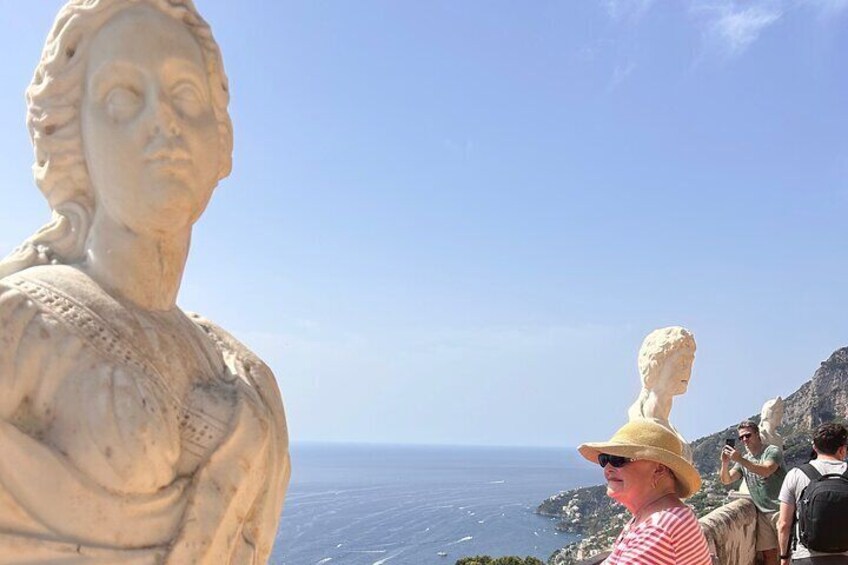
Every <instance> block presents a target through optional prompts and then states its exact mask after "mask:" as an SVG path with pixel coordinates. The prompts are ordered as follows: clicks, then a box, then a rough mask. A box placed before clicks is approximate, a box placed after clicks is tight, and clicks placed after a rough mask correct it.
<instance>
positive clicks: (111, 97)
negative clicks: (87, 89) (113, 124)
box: [106, 86, 143, 122]
mask: <svg viewBox="0 0 848 565" xmlns="http://www.w3.org/2000/svg"><path fill="white" fill-rule="evenodd" d="M142 102H143V101H142V99H141V96H139V95H138V93H136V92H135V91H134V90H132V89H130V88H127V87H125V86H116V87H115V88H113V89H112V90H110V91H109V93H108V94H107V95H106V113H107V114H109V117H110V118H112V119H113V120H115V121H118V122H123V121H126V120H129V119H132V118H134V117H135V116H136V115H137V114H138V112H139V110H141V106H142Z"/></svg>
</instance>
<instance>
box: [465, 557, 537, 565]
mask: <svg viewBox="0 0 848 565" xmlns="http://www.w3.org/2000/svg"><path fill="white" fill-rule="evenodd" d="M456 565H545V563H544V562H543V561H541V560H539V559H536V558H535V557H524V558H521V557H515V556H513V555H510V556H507V557H489V556H488V555H475V556H474V557H463V558H462V559H460V560H459V561H457V562H456Z"/></svg>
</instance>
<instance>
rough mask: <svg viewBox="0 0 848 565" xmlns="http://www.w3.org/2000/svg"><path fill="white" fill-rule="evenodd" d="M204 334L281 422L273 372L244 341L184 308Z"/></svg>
mask: <svg viewBox="0 0 848 565" xmlns="http://www.w3.org/2000/svg"><path fill="white" fill-rule="evenodd" d="M186 315H187V316H188V317H189V319H190V320H191V321H193V322H194V323H195V324H196V325H197V326H198V327H199V328H200V329H201V330H202V331H203V333H205V334H206V336H207V337H208V338H209V339H210V340H211V341H212V343H214V344H215V347H216V348H217V349H218V351H219V352H220V354H221V356H222V357H223V359H224V363H225V364H226V365H227V367H228V368H229V370H230V371H231V372H232V373H233V374H234V375H237V376H238V377H240V378H241V379H242V380H243V381H244V382H245V383H247V384H248V385H250V386H251V387H252V388H253V389H255V390H256V392H257V393H258V394H259V396H260V397H261V398H262V400H263V401H264V403H265V405H266V406H267V407H268V408H270V409H271V411H272V412H274V413H275V414H276V415H277V417H278V418H279V419H280V420H281V422H280V423H281V425H282V426H285V423H284V422H285V416H284V415H283V401H282V397H281V395H280V387H279V386H278V385H277V379H276V378H275V377H274V373H273V372H272V371H271V369H270V368H269V367H268V365H266V364H265V362H263V361H262V359H260V358H259V356H258V355H256V354H255V353H253V351H251V350H250V349H249V348H248V347H247V346H246V345H244V344H243V343H242V342H240V341H239V340H238V339H236V338H235V337H233V336H232V335H231V334H230V333H229V332H227V331H226V330H224V329H223V328H221V327H220V326H219V325H217V324H215V323H214V322H212V321H210V320H208V319H207V318H204V317H203V316H201V315H199V314H196V313H194V312H186Z"/></svg>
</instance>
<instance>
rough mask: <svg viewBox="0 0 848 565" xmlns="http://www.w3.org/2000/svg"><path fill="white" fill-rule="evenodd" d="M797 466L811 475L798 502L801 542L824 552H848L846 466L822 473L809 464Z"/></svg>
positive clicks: (847, 476)
mask: <svg viewBox="0 0 848 565" xmlns="http://www.w3.org/2000/svg"><path fill="white" fill-rule="evenodd" d="M799 469H801V471H802V472H803V473H804V474H805V475H807V476H808V477H809V478H810V484H809V485H807V487H806V488H805V489H804V490H803V491H801V498H800V500H799V501H798V531H799V539H800V540H801V543H803V544H804V545H805V546H806V547H807V548H808V549H812V550H814V551H821V552H823V553H842V552H844V551H848V469H846V470H845V472H844V473H842V474H841V475H838V474H836V473H831V474H827V475H824V476H822V474H821V473H819V472H818V470H817V469H816V468H815V467H813V466H812V465H810V464H809V463H807V464H805V465H801V466H800V467H799Z"/></svg>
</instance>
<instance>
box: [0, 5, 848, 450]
mask: <svg viewBox="0 0 848 565" xmlns="http://www.w3.org/2000/svg"><path fill="white" fill-rule="evenodd" d="M61 4H62V2H60V1H54V0H50V1H48V0H41V1H39V2H31V1H25V0H15V1H14V2H9V3H8V5H7V6H5V7H6V10H4V11H3V12H2V14H0V50H2V52H3V53H5V54H6V55H5V57H3V61H2V63H0V132H2V135H0V170H2V171H3V181H2V183H0V201H2V202H3V206H2V207H0V254H5V253H7V252H8V251H10V250H11V248H13V247H14V246H15V245H17V244H18V243H19V242H20V240H22V239H23V238H24V237H26V236H27V235H28V234H29V233H30V232H32V231H33V230H35V229H36V228H37V227H38V226H40V225H41V224H42V223H43V222H44V221H45V220H46V219H47V209H46V205H45V203H44V202H43V200H42V198H41V195H40V193H39V192H38V191H37V189H36V188H35V185H34V183H33V181H32V179H31V175H30V165H31V161H32V153H31V148H30V145H29V140H28V138H27V134H26V129H25V126H24V115H25V103H24V98H23V92H24V89H25V87H26V85H27V84H28V82H29V79H30V78H31V76H32V72H33V69H34V67H35V64H36V62H37V60H38V57H39V53H40V50H41V46H42V42H43V38H44V37H45V36H46V34H47V31H48V29H49V26H50V24H51V22H52V19H53V16H54V15H55V13H56V11H57V10H58V8H59V6H60V5H61ZM197 4H198V7H199V8H200V9H201V11H202V12H203V14H204V16H205V17H206V18H207V20H208V21H209V22H210V23H211V25H212V27H213V30H214V32H215V34H216V37H217V39H218V41H219V43H220V44H221V47H222V50H223V53H224V60H225V64H226V68H227V72H228V74H229V76H230V81H231V91H232V103H231V113H232V116H233V120H234V123H235V134H236V138H235V144H236V148H235V160H234V172H233V174H232V176H231V177H230V178H229V179H226V180H225V181H224V182H223V183H222V184H221V186H220V187H219V189H218V192H217V193H216V195H215V197H214V199H213V202H212V204H211V206H210V208H209V210H208V211H207V213H206V215H205V216H204V217H203V218H202V220H201V222H200V223H199V224H198V226H197V228H196V231H195V236H194V243H193V248H192V254H191V257H190V260H189V264H188V268H187V271H186V276H185V279H184V285H183V290H182V294H181V299H180V303H181V304H182V306H183V307H184V308H186V309H190V310H196V311H199V312H202V313H203V314H205V315H206V316H208V317H210V318H212V319H215V320H216V321H218V322H219V323H221V324H222V325H223V326H224V327H226V328H228V329H229V330H231V331H232V332H233V333H235V334H236V335H237V336H239V337H240V338H241V339H242V340H244V341H245V342H247V343H248V344H249V345H250V346H251V347H252V348H254V349H255V350H256V351H257V352H259V353H260V354H261V355H262V356H263V358H265V359H266V361H267V362H268V363H269V364H270V365H271V366H272V368H273V369H274V370H275V373H276V374H277V377H278V380H279V382H280V385H281V388H282V390H283V395H284V398H285V402H286V409H287V412H288V418H289V426H290V433H291V436H292V438H293V439H294V440H322V441H360V442H396V443H454V444H501V445H560V446H573V445H575V444H577V443H579V442H581V441H585V440H596V439H601V438H604V437H607V436H608V435H609V434H611V433H612V431H613V430H614V429H615V428H616V427H618V425H620V424H621V423H623V422H624V418H625V412H626V409H627V407H628V406H629V404H630V403H631V402H632V400H633V399H634V398H635V396H636V394H637V392H638V388H639V381H638V375H637V371H636V353H637V351H638V347H639V344H640V343H641V340H642V338H643V337H644V335H646V334H647V333H648V332H649V331H650V330H652V329H654V328H656V327H661V326H665V325H671V324H681V325H685V326H687V327H689V328H690V329H691V330H692V331H693V332H694V333H695V337H696V340H697V342H698V353H697V358H696V362H695V369H694V377H693V380H692V383H691V386H690V389H689V392H688V394H687V395H686V396H684V397H682V398H678V400H677V401H676V402H675V406H674V410H673V412H672V421H673V422H674V423H675V424H676V425H677V427H678V428H679V429H680V430H681V431H682V432H683V434H684V435H685V436H687V437H688V438H690V439H695V438H697V437H699V436H701V435H705V434H707V433H711V432H713V431H715V430H716V429H718V428H720V427H722V426H726V425H729V424H730V423H732V422H735V421H738V420H740V419H742V418H743V417H746V416H748V415H750V414H752V413H755V412H757V411H758V410H759V407H760V406H761V405H762V403H763V402H764V401H765V400H766V399H768V398H770V397H773V396H776V395H778V394H782V395H784V396H785V395H787V394H789V393H791V392H792V391H794V390H795V389H796V388H797V387H798V386H800V385H801V384H802V383H803V382H804V381H805V380H806V379H808V378H809V377H810V376H811V375H812V373H813V371H814V370H815V369H816V368H817V367H818V364H819V362H820V361H822V360H823V359H825V358H826V357H827V356H828V355H829V354H830V353H831V352H832V351H833V350H834V349H836V348H838V347H841V346H845V345H848V316H846V314H845V307H844V299H845V296H846V288H848V284H846V283H848V261H846V257H848V252H847V251H846V250H847V249H848V246H846V243H848V228H846V226H845V220H844V218H846V216H848V138H846V132H848V112H846V110H848V108H846V104H848V68H846V65H845V53H846V52H848V33H847V32H848V0H829V1H828V0H820V1H816V0H783V1H778V0H774V1H760V0H751V1H746V2H732V1H724V0H717V1H712V2H701V1H692V2H679V3H677V2H674V3H672V2H651V1H648V0H642V1H636V0H633V1H629V2H628V1H605V2H533V3H517V2H504V1H485V2H484V1H463V2H456V1H453V0H450V1H432V2H391V1H388V0H386V1H372V0H362V1H359V2H341V1H309V2H306V1H304V2H297V3H292V2H284V1H273V2H272V1H270V0H268V1H259V0H240V1H239V2H233V1H231V0H197Z"/></svg>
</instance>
